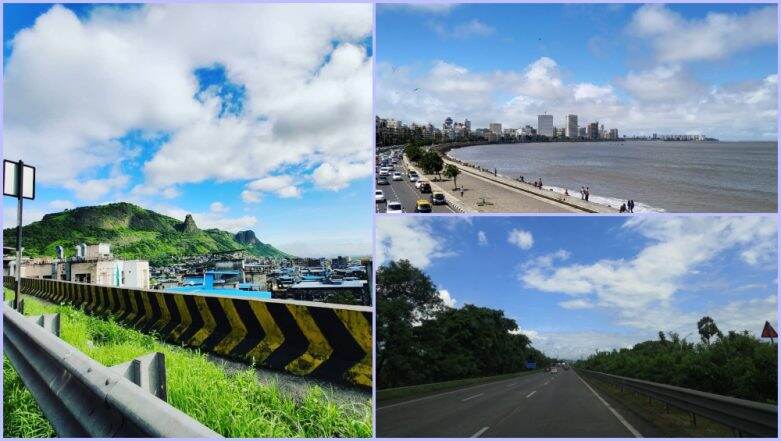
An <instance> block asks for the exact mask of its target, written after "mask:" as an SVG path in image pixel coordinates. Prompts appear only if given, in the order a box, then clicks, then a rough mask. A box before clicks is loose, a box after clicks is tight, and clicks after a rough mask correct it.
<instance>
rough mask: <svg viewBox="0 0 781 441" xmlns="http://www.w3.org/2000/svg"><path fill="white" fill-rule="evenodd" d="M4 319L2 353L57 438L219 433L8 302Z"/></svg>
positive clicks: (148, 436) (185, 436)
mask: <svg viewBox="0 0 781 441" xmlns="http://www.w3.org/2000/svg"><path fill="white" fill-rule="evenodd" d="M3 320H4V324H3V348H4V352H5V354H6V356H7V357H8V359H9V360H10V361H11V364H13V366H14V368H15V369H16V371H17V372H18V373H19V376H20V377H21V379H22V381H23V382H24V384H25V386H26V387H27V389H28V390H30V392H31V393H32V394H33V396H34V397H35V400H36V401H37V402H38V405H39V406H40V407H41V410H42V411H43V413H44V414H45V415H46V418H47V419H48V420H49V422H50V423H51V425H52V427H54V430H55V431H56V432H57V434H58V435H59V436H60V437H68V438H77V437H100V438H108V437H145V438H167V437H177V438H189V437H205V438H218V437H220V435H219V434H217V433H216V432H214V431H212V430H210V429H208V428H207V427H205V426H203V425H202V424H201V423H199V422H197V421H195V420H194V419H192V418H191V417H190V416H188V415H186V414H185V413H183V412H181V411H180V410H178V409H176V408H174V407H172V406H171V405H169V404H168V403H166V402H165V401H163V400H161V399H159V398H157V397H156V396H155V395H152V394H150V393H149V392H147V391H146V390H145V389H143V388H142V387H139V386H137V385H136V384H133V383H132V382H131V381H130V380H129V379H127V378H125V376H124V375H123V373H122V372H118V370H120V371H121V370H122V369H112V368H108V367H106V366H103V365H102V364H100V363H98V362H97V361H95V360H93V359H91V358H89V357H88V356H87V355H85V354H84V353H82V352H80V351H79V350H77V349H76V348H74V347H72V346H70V345H69V344H67V343H66V342H64V341H63V340H61V339H60V338H59V337H57V336H56V335H54V334H52V333H50V332H49V331H47V330H46V329H44V327H42V326H40V325H39V324H38V323H37V321H33V320H30V319H29V318H27V317H25V316H23V315H22V314H20V313H19V312H17V311H15V310H13V309H12V308H10V307H7V306H6V307H4V308H3ZM131 364H132V362H131Z"/></svg>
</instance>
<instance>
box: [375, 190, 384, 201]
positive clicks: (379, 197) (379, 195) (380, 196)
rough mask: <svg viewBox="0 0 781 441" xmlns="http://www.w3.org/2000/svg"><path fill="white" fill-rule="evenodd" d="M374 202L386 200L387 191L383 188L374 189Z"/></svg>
mask: <svg viewBox="0 0 781 441" xmlns="http://www.w3.org/2000/svg"><path fill="white" fill-rule="evenodd" d="M374 202H385V193H383V192H382V190H375V191H374Z"/></svg>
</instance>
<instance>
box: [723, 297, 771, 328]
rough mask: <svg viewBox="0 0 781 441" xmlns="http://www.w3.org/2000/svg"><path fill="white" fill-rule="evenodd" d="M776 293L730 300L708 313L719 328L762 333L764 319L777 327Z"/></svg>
mask: <svg viewBox="0 0 781 441" xmlns="http://www.w3.org/2000/svg"><path fill="white" fill-rule="evenodd" d="M777 300H778V299H777V295H776V294H771V295H769V296H767V297H763V298H755V299H749V300H737V301H734V302H730V303H728V304H726V305H724V306H722V307H720V308H716V309H714V310H713V311H711V312H710V313H709V315H710V317H712V318H713V320H714V321H715V322H716V325H717V326H718V327H719V329H720V330H721V331H722V332H724V333H726V332H727V331H738V332H740V331H744V330H746V331H749V332H751V333H752V334H754V335H757V336H759V335H761V334H762V327H763V326H764V324H765V321H769V322H770V324H771V325H773V327H774V328H776V329H778V307H777V305H776V303H777Z"/></svg>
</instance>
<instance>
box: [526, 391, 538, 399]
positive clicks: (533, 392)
mask: <svg viewBox="0 0 781 441" xmlns="http://www.w3.org/2000/svg"><path fill="white" fill-rule="evenodd" d="M535 393H537V391H536V390H534V391H532V393H530V394H529V395H526V398H529V397H530V396H532V395H534V394H535Z"/></svg>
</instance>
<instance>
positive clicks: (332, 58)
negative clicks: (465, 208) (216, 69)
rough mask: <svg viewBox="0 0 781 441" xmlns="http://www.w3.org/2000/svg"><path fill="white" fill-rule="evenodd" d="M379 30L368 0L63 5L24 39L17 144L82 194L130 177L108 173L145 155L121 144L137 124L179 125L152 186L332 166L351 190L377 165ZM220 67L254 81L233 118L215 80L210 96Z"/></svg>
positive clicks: (16, 93)
mask: <svg viewBox="0 0 781 441" xmlns="http://www.w3.org/2000/svg"><path fill="white" fill-rule="evenodd" d="M225 23H230V26H225ZM371 29H372V8H371V5H368V4H290V5H271V4H268V5H265V4H234V5H209V4H187V5H173V4H171V5H168V4H155V5H143V6H141V7H139V8H134V9H132V10H127V9H124V8H123V9H119V8H115V7H111V6H96V7H95V8H93V9H91V12H90V13H89V14H87V16H86V17H83V18H81V19H80V18H78V17H77V16H76V15H75V14H74V13H73V12H72V11H70V10H68V9H66V8H64V7H62V6H54V7H52V8H51V9H50V10H49V11H48V12H46V13H44V14H43V15H41V16H40V17H38V19H37V20H36V22H35V25H34V26H32V27H31V28H28V29H24V30H22V31H20V32H19V33H18V34H17V35H16V36H15V37H14V39H13V40H12V41H11V43H10V47H11V55H10V56H9V57H8V59H7V63H6V65H5V83H4V90H5V112H6V113H5V132H4V135H5V148H6V153H7V154H8V155H10V156H12V157H22V158H23V159H25V160H26V161H29V162H30V163H33V164H36V165H37V166H38V167H39V168H38V170H39V176H40V181H41V183H45V184H52V185H63V186H64V187H66V188H69V189H72V190H73V191H74V192H75V194H76V196H77V197H78V198H79V199H96V198H101V197H104V196H106V195H107V194H108V193H109V192H111V191H114V190H120V189H122V188H124V186H126V185H127V184H128V181H127V180H122V178H121V177H118V176H113V175H112V176H110V177H109V178H106V177H105V176H101V175H100V170H101V169H104V168H105V167H108V166H111V165H112V164H116V163H122V162H125V161H127V160H128V159H130V157H135V156H136V155H137V154H138V151H137V150H132V149H130V150H129V149H127V148H125V147H123V146H122V145H121V144H120V143H119V142H118V139H119V138H121V137H123V136H124V135H125V134H127V133H128V132H129V131H131V130H137V131H140V132H142V133H143V135H144V136H148V137H154V136H155V135H160V134H163V133H167V134H169V135H170V139H167V140H166V141H164V142H163V144H162V145H161V146H159V148H157V149H156V150H155V152H154V153H153V156H152V158H151V159H149V160H148V161H146V162H145V163H144V164H143V170H144V173H145V182H144V184H143V186H144V187H147V189H146V190H145V191H146V192H152V191H154V190H155V189H156V190H158V191H163V195H164V196H166V197H175V195H174V194H173V191H175V190H170V189H171V188H172V186H174V185H176V184H180V183H192V182H202V181H205V180H217V181H229V180H254V179H262V178H264V177H266V176H269V175H272V174H274V173H275V171H277V170H280V169H287V168H288V167H290V166H304V168H305V169H310V167H312V166H314V165H318V164H320V167H331V168H332V169H335V170H337V171H341V170H347V171H341V172H340V173H337V175H336V176H333V177H331V179H329V180H326V181H325V184H324V185H326V187H324V188H329V189H335V188H343V187H344V186H346V185H347V184H348V183H349V182H350V181H351V180H353V179H358V178H361V177H365V176H368V174H370V173H371V168H370V166H369V165H368V164H369V162H368V161H369V160H370V158H371V154H372V153H371V149H370V148H369V146H370V145H371V136H372V133H371V108H372V101H371V94H372V86H371V71H372V68H371V59H370V58H369V57H368V56H367V53H366V50H365V48H364V47H363V46H362V43H363V41H364V40H365V39H366V38H367V37H369V36H370V35H371ZM217 64H219V65H222V66H224V67H225V70H226V75H227V77H228V79H229V80H230V81H231V82H233V83H236V84H239V85H241V86H243V87H244V88H245V91H246V99H245V101H244V106H243V110H242V112H241V113H240V114H239V115H225V116H224V117H222V118H220V117H219V113H220V111H219V109H220V104H221V103H220V98H219V97H218V96H216V95H215V93H214V92H213V91H211V92H206V93H204V94H200V98H201V100H199V99H197V98H196V93H197V92H198V83H197V79H196V77H195V75H194V73H193V72H194V70H195V69H197V68H202V67H210V66H214V65H217ZM358 164H360V165H361V166H365V167H366V170H365V171H364V172H363V174H361V173H358V172H356V171H355V170H352V169H350V167H358ZM307 178H308V177H307ZM311 179H312V180H313V182H314V183H315V185H319V183H320V182H321V181H322V179H316V177H312V178H311ZM280 191H282V190H280ZM284 192H285V193H284V194H285V195H286V196H293V195H294V191H293V190H291V189H288V190H285V191H284ZM296 195H297V194H296Z"/></svg>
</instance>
